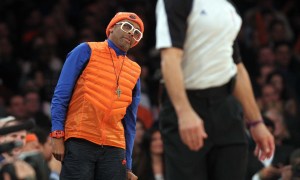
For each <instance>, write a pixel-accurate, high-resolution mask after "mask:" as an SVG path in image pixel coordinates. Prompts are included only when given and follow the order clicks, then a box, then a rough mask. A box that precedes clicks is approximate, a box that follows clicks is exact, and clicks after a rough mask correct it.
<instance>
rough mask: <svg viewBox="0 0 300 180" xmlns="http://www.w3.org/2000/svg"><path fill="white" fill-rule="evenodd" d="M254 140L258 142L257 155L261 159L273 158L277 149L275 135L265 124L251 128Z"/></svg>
mask: <svg viewBox="0 0 300 180" xmlns="http://www.w3.org/2000/svg"><path fill="white" fill-rule="evenodd" d="M250 132H251V135H252V138H253V140H254V141H255V143H256V148H255V151H254V153H255V155H256V156H257V157H258V159H259V160H261V161H262V160H265V159H266V158H271V156H272V155H273V153H274V150H275V143H274V137H273V136H272V135H271V133H270V132H269V130H268V129H267V128H266V126H265V124H263V123H260V124H257V125H256V126H253V127H251V128H250Z"/></svg>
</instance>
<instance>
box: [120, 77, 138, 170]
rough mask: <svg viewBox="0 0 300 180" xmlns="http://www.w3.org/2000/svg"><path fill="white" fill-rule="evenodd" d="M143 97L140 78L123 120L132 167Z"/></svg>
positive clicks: (128, 157)
mask: <svg viewBox="0 0 300 180" xmlns="http://www.w3.org/2000/svg"><path fill="white" fill-rule="evenodd" d="M140 99H141V81H140V79H138V81H137V83H136V85H135V88H134V90H133V93H132V102H131V104H130V105H129V106H128V108H127V110H126V115H125V117H124V120H123V124H124V129H125V139H126V166H127V169H131V166H132V157H131V155H132V149H133V143H134V137H135V125H136V117H137V110H138V105H139V102H140Z"/></svg>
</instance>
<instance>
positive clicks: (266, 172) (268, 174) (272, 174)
mask: <svg viewBox="0 0 300 180" xmlns="http://www.w3.org/2000/svg"><path fill="white" fill-rule="evenodd" d="M280 173H281V171H280V169H278V168H276V167H273V166H268V167H265V168H263V169H262V170H260V171H259V177H260V179H273V178H276V177H277V178H278V177H279V176H280Z"/></svg>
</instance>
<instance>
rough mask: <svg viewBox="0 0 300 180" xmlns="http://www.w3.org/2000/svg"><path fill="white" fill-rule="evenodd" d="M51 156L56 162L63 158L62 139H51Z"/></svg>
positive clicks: (63, 147)
mask: <svg viewBox="0 0 300 180" xmlns="http://www.w3.org/2000/svg"><path fill="white" fill-rule="evenodd" d="M51 142H52V149H53V152H52V154H53V156H54V158H55V159H56V160H58V161H62V160H63V159H64V156H65V145H64V138H51Z"/></svg>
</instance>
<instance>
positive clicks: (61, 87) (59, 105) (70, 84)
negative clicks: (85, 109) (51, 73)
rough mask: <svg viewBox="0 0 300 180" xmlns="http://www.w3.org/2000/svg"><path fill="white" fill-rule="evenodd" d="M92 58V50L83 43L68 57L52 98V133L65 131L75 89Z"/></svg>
mask: <svg viewBox="0 0 300 180" xmlns="http://www.w3.org/2000/svg"><path fill="white" fill-rule="evenodd" d="M90 56H91V49H90V47H89V45H88V44H87V43H81V44H80V45H78V46H77V47H76V48H74V49H73V50H72V51H71V52H70V53H69V54H68V55H67V59H66V62H65V63H64V66H63V68H62V70H61V73H60V76H59V79H58V82H57V85H56V87H55V91H54V94H53V97H52V102H51V121H52V129H51V131H55V130H64V123H65V118H66V114H67V110H68V106H69V102H70V99H71V97H72V93H73V88H74V86H75V84H76V81H77V79H78V77H79V75H80V74H81V72H82V71H83V69H84V68H85V66H86V64H87V62H88V60H89V59H90Z"/></svg>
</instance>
